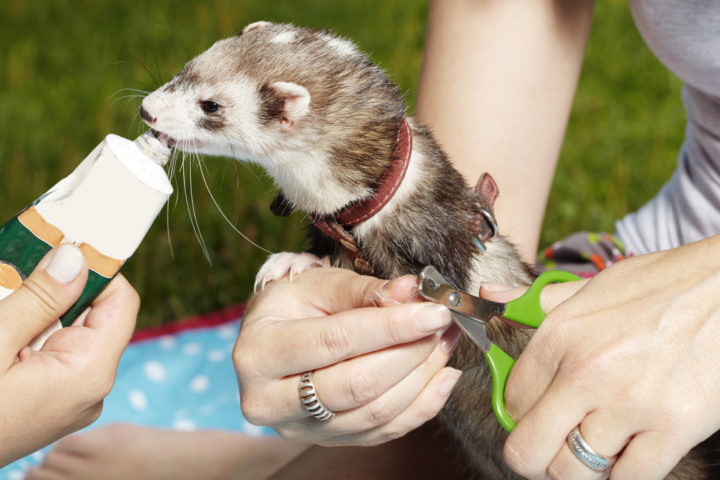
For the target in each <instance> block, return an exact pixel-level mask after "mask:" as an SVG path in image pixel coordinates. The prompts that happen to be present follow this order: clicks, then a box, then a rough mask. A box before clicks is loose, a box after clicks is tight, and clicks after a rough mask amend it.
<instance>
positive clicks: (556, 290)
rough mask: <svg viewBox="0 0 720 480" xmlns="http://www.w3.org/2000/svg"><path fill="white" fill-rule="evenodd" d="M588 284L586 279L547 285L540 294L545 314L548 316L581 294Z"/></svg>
mask: <svg viewBox="0 0 720 480" xmlns="http://www.w3.org/2000/svg"><path fill="white" fill-rule="evenodd" d="M587 282H588V280H587V279H586V280H577V281H574V282H561V283H552V284H550V285H546V286H545V288H543V289H542V292H540V307H541V308H542V310H543V312H545V314H546V315H547V314H549V313H550V312H552V311H553V310H555V309H556V308H558V307H559V306H560V305H561V304H562V303H563V302H565V301H566V300H567V299H569V298H570V297H572V296H573V295H575V294H576V293H577V292H579V291H580V289H582V288H583V287H584V286H585V284H586V283H587Z"/></svg>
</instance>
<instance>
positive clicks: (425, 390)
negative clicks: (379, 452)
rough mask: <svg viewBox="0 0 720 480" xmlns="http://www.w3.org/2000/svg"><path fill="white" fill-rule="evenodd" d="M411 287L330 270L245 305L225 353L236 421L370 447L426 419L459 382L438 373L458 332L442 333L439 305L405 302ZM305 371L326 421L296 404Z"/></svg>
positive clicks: (443, 315) (408, 281)
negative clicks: (238, 408) (231, 367)
mask: <svg viewBox="0 0 720 480" xmlns="http://www.w3.org/2000/svg"><path fill="white" fill-rule="evenodd" d="M416 285H417V280H416V279H415V277H412V276H405V277H400V278H398V279H395V280H393V281H391V282H386V281H384V280H380V279H376V278H372V277H365V276H361V275H358V274H356V273H354V272H351V271H349V270H342V269H336V268H315V269H311V270H308V271H306V272H303V273H302V274H299V275H297V276H296V277H295V278H294V279H293V281H292V282H290V281H289V280H288V279H287V278H283V279H280V280H275V281H273V282H271V283H269V284H268V285H267V286H266V287H265V289H264V290H263V291H262V292H260V293H258V294H256V295H255V296H254V297H253V299H252V300H251V302H250V303H249V305H248V309H247V311H246V313H245V315H244V318H243V324H242V327H241V329H240V334H239V336H238V340H237V343H236V345H235V349H234V353H233V359H234V362H235V368H236V370H237V373H238V378H239V380H240V384H241V395H242V397H241V400H242V409H243V412H244V414H245V416H246V418H247V419H248V420H249V421H250V422H252V423H256V424H261V425H268V426H271V427H273V428H274V429H275V430H276V431H278V433H280V434H281V435H282V436H283V437H285V438H288V439H291V440H298V441H304V442H312V443H318V444H321V445H375V444H378V443H382V442H385V441H388V440H391V439H393V438H397V437H399V436H402V435H404V434H405V433H407V432H409V431H410V430H412V429H414V428H416V427H417V426H419V425H421V424H422V423H424V422H425V421H427V420H429V419H430V418H432V417H434V416H435V415H436V414H437V412H438V411H439V410H440V408H441V407H442V406H443V405H444V404H445V401H446V400H447V397H448V395H449V394H450V391H451V390H452V387H453V386H454V384H455V382H456V381H457V379H458V377H459V373H460V372H458V371H457V370H454V369H452V368H449V367H445V363H446V362H447V359H448V358H449V356H450V353H451V352H452V350H453V349H454V347H455V345H456V344H457V340H458V338H459V331H458V330H457V329H455V328H451V329H449V330H447V327H448V325H449V324H450V322H451V318H450V314H449V311H448V310H447V309H445V308H444V307H439V306H437V305H434V304H428V303H422V302H417V301H413V300H415V297H414V295H415V291H416ZM406 301H407V302H408V303H401V302H406ZM446 330H447V331H446ZM312 370H314V374H313V377H314V383H315V387H316V390H317V395H318V397H319V398H320V400H321V401H322V403H323V404H324V405H325V407H326V408H328V409H329V410H331V411H333V412H335V413H336V414H337V415H336V417H334V418H333V419H331V420H330V421H327V422H322V421H319V420H317V419H315V418H312V417H310V415H309V413H308V412H307V411H305V409H304V408H303V406H302V404H301V402H300V399H299V396H298V382H299V380H300V376H301V375H302V373H303V372H305V371H312Z"/></svg>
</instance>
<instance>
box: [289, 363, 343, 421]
mask: <svg viewBox="0 0 720 480" xmlns="http://www.w3.org/2000/svg"><path fill="white" fill-rule="evenodd" d="M298 394H299V395H300V401H301V402H302V404H303V407H305V410H307V411H308V412H309V413H310V415H312V416H313V417H315V418H317V419H318V420H322V421H323V422H325V421H328V420H330V419H331V418H333V417H334V416H335V414H334V413H333V412H331V411H330V410H328V409H327V408H325V406H324V405H323V404H322V403H320V399H319V398H318V396H317V392H316V391H315V384H314V383H313V379H312V372H311V371H307V372H305V373H303V374H302V376H301V377H300V383H299V384H298Z"/></svg>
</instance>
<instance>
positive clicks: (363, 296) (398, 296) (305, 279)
mask: <svg viewBox="0 0 720 480" xmlns="http://www.w3.org/2000/svg"><path fill="white" fill-rule="evenodd" d="M416 286H417V279H416V278H415V277H414V276H412V275H406V276H404V277H398V278H397V279H394V280H389V281H388V280H382V279H379V278H376V277H369V276H364V275H359V274H357V273H355V272H353V271H351V270H347V269H342V268H334V267H325V268H313V269H310V270H306V271H304V272H302V273H300V274H298V275H297V276H295V278H294V280H293V281H292V282H291V281H290V280H289V279H288V278H287V277H284V278H281V279H278V280H275V281H273V282H271V283H269V284H268V285H267V286H266V287H265V289H264V290H263V291H261V292H258V293H257V294H255V295H254V296H253V297H252V299H251V301H250V302H249V305H248V310H249V311H250V312H253V315H258V316H263V315H278V314H279V315H286V314H287V310H286V309H285V308H283V307H286V306H287V302H291V303H298V300H300V301H301V303H300V304H299V305H298V306H302V307H307V305H308V304H309V305H312V306H314V307H315V309H316V310H318V311H320V312H325V313H328V314H332V313H336V312H340V311H344V310H349V309H353V308H358V307H367V306H371V305H378V299H379V298H382V299H386V300H392V301H393V303H397V302H405V301H407V300H408V299H409V298H411V297H412V294H413V290H416V289H417V288H416ZM268 297H269V298H280V297H283V298H285V299H286V300H287V301H286V302H285V304H284V305H278V303H277V302H268V301H263V300H264V299H266V298H268Z"/></svg>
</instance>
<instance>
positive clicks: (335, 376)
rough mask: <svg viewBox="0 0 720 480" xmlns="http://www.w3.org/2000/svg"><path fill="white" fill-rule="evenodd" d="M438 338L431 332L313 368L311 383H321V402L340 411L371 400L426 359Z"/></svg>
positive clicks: (438, 336) (434, 347)
mask: <svg viewBox="0 0 720 480" xmlns="http://www.w3.org/2000/svg"><path fill="white" fill-rule="evenodd" d="M439 342H440V335H432V336H428V337H425V338H423V339H420V340H418V341H416V342H412V343H408V344H403V345H401V346H398V347H390V348H386V349H384V350H380V351H378V352H374V353H373V354H371V355H361V356H359V357H355V358H351V359H349V360H346V361H344V362H340V363H338V364H336V365H334V366H333V367H332V368H322V369H320V370H316V371H315V373H314V377H315V383H316V385H323V395H324V398H325V399H326V400H325V401H324V404H325V406H326V407H327V408H329V409H330V410H332V411H338V412H342V411H345V410H351V409H353V408H357V407H360V406H362V405H365V404H367V403H369V402H371V401H373V400H375V399H376V398H378V397H379V396H381V395H382V394H383V393H385V392H386V391H388V390H389V389H390V388H392V387H393V386H394V385H396V384H398V383H399V382H400V381H401V380H403V379H404V378H405V377H407V376H408V375H409V374H410V373H411V372H412V371H413V370H415V369H416V368H417V367H418V366H420V365H421V364H422V363H423V362H424V361H425V360H427V359H428V357H429V356H430V355H431V354H432V353H433V351H434V350H435V349H436V347H437V346H438V343H439ZM441 345H443V344H441ZM443 347H444V345H443ZM445 348H447V347H445ZM445 361H447V358H445Z"/></svg>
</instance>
